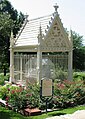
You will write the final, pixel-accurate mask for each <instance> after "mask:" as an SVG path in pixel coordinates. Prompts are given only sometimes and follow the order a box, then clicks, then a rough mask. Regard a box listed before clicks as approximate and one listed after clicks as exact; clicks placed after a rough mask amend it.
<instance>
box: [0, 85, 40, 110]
mask: <svg viewBox="0 0 85 119" xmlns="http://www.w3.org/2000/svg"><path fill="white" fill-rule="evenodd" d="M0 98H2V99H4V100H6V101H7V105H11V106H12V108H13V109H14V110H20V109H23V108H25V107H27V106H29V107H30V108H33V107H39V86H38V85H37V84H33V85H32V84H29V86H28V88H26V89H24V87H22V86H16V85H11V84H7V85H5V86H1V87H0Z"/></svg>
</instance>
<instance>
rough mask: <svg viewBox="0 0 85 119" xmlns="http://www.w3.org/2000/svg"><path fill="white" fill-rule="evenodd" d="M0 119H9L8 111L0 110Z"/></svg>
mask: <svg viewBox="0 0 85 119" xmlns="http://www.w3.org/2000/svg"><path fill="white" fill-rule="evenodd" d="M0 119H10V115H9V113H8V112H3V111H1V112H0Z"/></svg>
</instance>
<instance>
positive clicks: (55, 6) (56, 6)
mask: <svg viewBox="0 0 85 119" xmlns="http://www.w3.org/2000/svg"><path fill="white" fill-rule="evenodd" d="M54 8H55V12H57V9H58V8H59V6H58V5H57V3H56V4H55V5H54Z"/></svg>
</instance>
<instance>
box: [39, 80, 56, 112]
mask: <svg viewBox="0 0 85 119" xmlns="http://www.w3.org/2000/svg"><path fill="white" fill-rule="evenodd" d="M53 88H54V86H53V80H52V79H42V80H41V88H40V98H41V100H42V101H43V102H45V103H46V113H47V107H48V102H50V101H51V100H52V98H53Z"/></svg>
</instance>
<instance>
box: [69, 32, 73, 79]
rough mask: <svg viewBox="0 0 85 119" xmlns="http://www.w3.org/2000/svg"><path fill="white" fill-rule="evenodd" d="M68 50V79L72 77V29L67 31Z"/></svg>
mask: <svg viewBox="0 0 85 119" xmlns="http://www.w3.org/2000/svg"><path fill="white" fill-rule="evenodd" d="M69 41H70V51H69V52H68V80H72V79H73V37H72V31H71V30H70V32H69Z"/></svg>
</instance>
